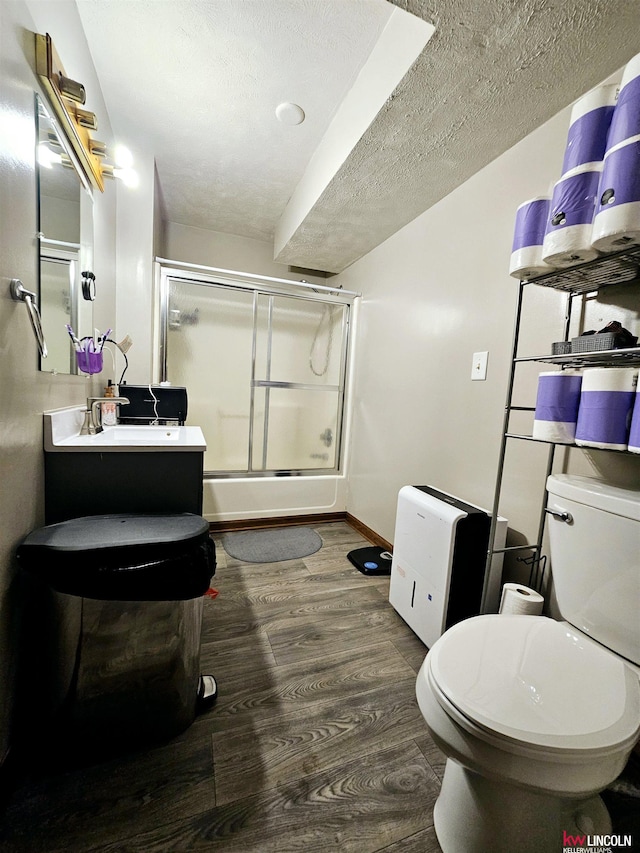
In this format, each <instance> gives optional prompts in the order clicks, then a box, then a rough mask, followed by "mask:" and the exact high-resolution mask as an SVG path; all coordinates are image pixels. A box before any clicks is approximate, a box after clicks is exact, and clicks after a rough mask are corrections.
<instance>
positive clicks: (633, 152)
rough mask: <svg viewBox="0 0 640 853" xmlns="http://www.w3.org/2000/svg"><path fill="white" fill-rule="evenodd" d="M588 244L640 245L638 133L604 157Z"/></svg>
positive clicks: (601, 247)
mask: <svg viewBox="0 0 640 853" xmlns="http://www.w3.org/2000/svg"><path fill="white" fill-rule="evenodd" d="M639 108H640V104H639ZM591 244H592V245H593V246H594V248H596V249H597V250H598V251H600V252H616V251H620V250H621V249H624V248H625V246H637V245H640V136H637V137H635V138H633V139H630V140H626V141H625V142H623V143H621V144H620V145H618V146H616V147H615V148H612V149H611V150H609V151H608V152H607V154H606V156H605V158H604V163H603V168H602V175H601V177H600V184H599V187H598V198H597V205H596V215H595V218H594V220H593V233H592V235H591Z"/></svg>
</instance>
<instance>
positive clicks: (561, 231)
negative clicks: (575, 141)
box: [542, 163, 602, 267]
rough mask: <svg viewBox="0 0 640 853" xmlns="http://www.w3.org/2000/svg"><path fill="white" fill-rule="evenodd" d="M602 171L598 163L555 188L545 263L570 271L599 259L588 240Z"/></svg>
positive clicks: (558, 183) (571, 176)
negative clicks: (579, 265) (586, 262)
mask: <svg viewBox="0 0 640 853" xmlns="http://www.w3.org/2000/svg"><path fill="white" fill-rule="evenodd" d="M601 171H602V164H601V163H599V164H596V165H595V166H593V167H591V168H585V169H584V170H583V171H575V172H574V173H573V174H571V175H569V176H568V177H565V178H562V179H561V180H559V181H557V183H556V184H555V186H554V188H553V197H552V199H551V208H550V210H549V220H548V222H547V229H546V233H545V235H544V242H543V246H542V260H543V261H544V262H545V263H548V264H551V266H557V267H570V266H575V264H579V263H583V262H585V261H591V260H593V259H594V258H597V257H598V251H597V250H596V249H594V248H593V247H592V245H591V236H592V226H593V217H594V213H595V208H596V199H597V195H598V186H599V182H600V173H601Z"/></svg>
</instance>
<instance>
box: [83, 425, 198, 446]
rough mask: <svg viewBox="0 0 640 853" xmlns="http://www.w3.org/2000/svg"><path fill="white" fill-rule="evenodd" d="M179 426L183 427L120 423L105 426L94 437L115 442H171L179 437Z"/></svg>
mask: <svg viewBox="0 0 640 853" xmlns="http://www.w3.org/2000/svg"><path fill="white" fill-rule="evenodd" d="M181 428H182V429H183V427H179V426H141V425H133V424H132V425H129V424H121V425H119V426H113V427H105V429H104V430H103V431H102V432H101V433H98V435H97V436H96V438H98V437H99V436H100V437H102V438H103V440H104V441H107V442H110V441H115V442H116V443H118V442H122V441H124V442H127V443H129V442H131V443H135V444H137V443H138V442H142V444H149V443H151V444H171V443H172V442H174V441H178V440H179V439H180V429H181Z"/></svg>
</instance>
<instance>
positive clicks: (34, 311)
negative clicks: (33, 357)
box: [9, 278, 48, 358]
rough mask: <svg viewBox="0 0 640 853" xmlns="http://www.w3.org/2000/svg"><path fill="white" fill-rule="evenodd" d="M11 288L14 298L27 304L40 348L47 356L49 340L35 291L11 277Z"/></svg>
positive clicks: (41, 353) (44, 355) (43, 356)
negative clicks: (46, 336) (47, 339)
mask: <svg viewBox="0 0 640 853" xmlns="http://www.w3.org/2000/svg"><path fill="white" fill-rule="evenodd" d="M9 290H10V292H11V298H12V299H13V300H15V301H16V302H24V303H25V305H26V306H27V311H28V312H29V319H30V320H31V328H32V329H33V334H34V335H35V336H36V343H37V344H38V350H39V351H40V355H41V356H42V358H46V357H47V354H48V353H47V342H46V341H45V339H44V332H43V331H42V321H41V320H40V312H39V311H38V305H37V303H36V295H35V293H32V292H31V291H30V290H27V289H26V287H25V286H24V285H23V284H22V282H21V281H20V279H19V278H12V279H11V283H10V285H9Z"/></svg>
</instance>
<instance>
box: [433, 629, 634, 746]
mask: <svg viewBox="0 0 640 853" xmlns="http://www.w3.org/2000/svg"><path fill="white" fill-rule="evenodd" d="M427 661H428V664H429V665H428V679H429V681H430V683H431V687H432V689H433V692H434V695H435V697H436V699H437V701H438V702H439V704H440V705H441V706H442V707H443V709H444V710H445V711H446V712H447V713H448V714H450V715H451V716H453V717H454V718H455V719H457V721H458V722H459V723H460V724H461V725H462V726H463V727H464V728H467V729H468V730H470V731H473V732H474V733H475V734H476V735H477V736H480V737H484V739H486V740H488V741H490V742H492V743H494V744H495V743H496V740H498V741H502V742H503V743H504V747H505V748H507V749H512V750H513V751H516V752H527V753H528V752H531V751H532V750H533V751H543V752H546V753H548V754H553V753H562V754H563V755H567V754H568V753H570V752H574V753H576V754H581V755H584V756H585V758H586V757H587V756H588V757H589V758H590V759H591V758H594V757H595V756H597V754H599V753H602V754H606V753H610V752H617V751H619V750H620V749H622V748H626V747H627V746H630V745H633V743H634V742H635V740H636V739H637V737H638V734H639V732H640V684H639V683H638V679H637V675H636V674H635V673H634V672H633V671H632V670H631V669H630V668H629V667H627V666H625V664H624V663H623V662H622V660H620V659H619V658H618V657H616V656H615V655H614V654H612V653H610V652H608V651H606V650H605V649H603V648H602V647H600V646H599V645H598V644H596V643H595V642H593V641H591V640H589V639H588V638H587V637H585V636H584V635H581V634H579V632H577V631H575V630H574V629H572V628H571V626H570V625H567V624H566V623H561V622H556V621H555V620H553V619H548V618H546V617H543V616H507V615H484V616H476V617H472V618H470V619H466V620H464V621H463V622H459V623H458V624H457V625H454V626H453V627H452V628H450V629H449V630H448V631H447V632H446V633H445V634H443V636H442V637H440V639H439V640H438V641H437V642H436V643H435V644H434V645H433V647H432V649H431V651H430V652H429V655H428V656H427ZM507 744H510V746H507Z"/></svg>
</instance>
